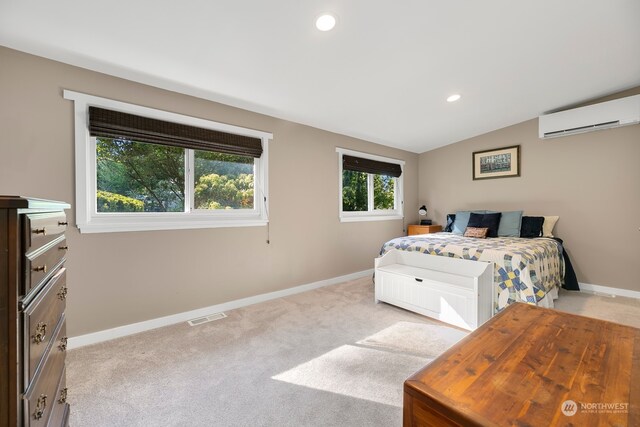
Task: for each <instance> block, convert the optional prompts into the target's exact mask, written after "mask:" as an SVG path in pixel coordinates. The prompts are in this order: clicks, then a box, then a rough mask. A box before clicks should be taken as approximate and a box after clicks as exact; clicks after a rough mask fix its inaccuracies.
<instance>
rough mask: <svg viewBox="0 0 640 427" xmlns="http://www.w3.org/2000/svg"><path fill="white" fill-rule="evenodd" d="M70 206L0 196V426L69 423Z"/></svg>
mask: <svg viewBox="0 0 640 427" xmlns="http://www.w3.org/2000/svg"><path fill="white" fill-rule="evenodd" d="M69 207H70V206H69V205H68V204H67V203H62V202H53V201H48V200H39V199H27V198H22V197H17V196H0V426H64V425H68V420H69V405H68V404H67V402H66V400H67V388H66V383H65V352H66V349H67V335H66V323H65V316H64V313H65V300H66V297H67V285H66V269H65V267H64V263H65V259H66V254H67V243H66V238H65V231H66V228H67V219H66V215H65V212H64V210H65V209H69Z"/></svg>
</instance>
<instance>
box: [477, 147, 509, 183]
mask: <svg viewBox="0 0 640 427" xmlns="http://www.w3.org/2000/svg"><path fill="white" fill-rule="evenodd" d="M472 162H473V179H474V180H481V179H493V178H512V177H516V176H520V146H519V145H513V146H511V147H502V148H493V149H491V150H483V151H474V152H473V154H472Z"/></svg>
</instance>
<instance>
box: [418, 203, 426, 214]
mask: <svg viewBox="0 0 640 427" xmlns="http://www.w3.org/2000/svg"><path fill="white" fill-rule="evenodd" d="M418 214H419V215H422V216H425V215H426V214H427V207H426V206H425V205H422V206H420V209H418Z"/></svg>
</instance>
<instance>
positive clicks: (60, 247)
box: [58, 245, 69, 251]
mask: <svg viewBox="0 0 640 427" xmlns="http://www.w3.org/2000/svg"><path fill="white" fill-rule="evenodd" d="M58 249H60V250H61V251H67V250H69V246H67V245H64V246H58Z"/></svg>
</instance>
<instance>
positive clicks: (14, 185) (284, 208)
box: [0, 47, 418, 336]
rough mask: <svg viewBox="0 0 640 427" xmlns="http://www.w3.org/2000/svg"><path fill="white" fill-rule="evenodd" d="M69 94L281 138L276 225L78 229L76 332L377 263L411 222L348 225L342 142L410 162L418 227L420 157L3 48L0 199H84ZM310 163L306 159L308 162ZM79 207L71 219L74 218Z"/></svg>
mask: <svg viewBox="0 0 640 427" xmlns="http://www.w3.org/2000/svg"><path fill="white" fill-rule="evenodd" d="M63 89H70V90H74V91H79V92H84V93H88V94H91V95H97V96H103V97H108V98H111V99H116V100H120V101H125V102H130V103H134V104H139V105H144V106H148V107H153V108H158V109H162V110H168V111H172V112H176V113H180V114H186V115H191V116H195V117H203V118H206V119H211V120H215V121H219V122H224V123H230V124H233V125H238V126H243V127H248V128H253V129H259V130H263V131H267V132H272V133H273V135H274V139H273V141H272V142H271V143H270V147H269V168H270V169H269V182H270V185H269V187H270V188H269V191H270V198H271V201H270V216H271V244H270V245H267V244H266V227H248V228H226V229H202V230H180V231H147V232H131V233H105V234H79V232H78V231H77V229H76V228H72V229H71V230H70V231H69V233H68V240H69V246H70V252H69V261H68V267H69V273H68V281H69V288H70V295H69V299H68V306H67V319H68V330H69V334H70V336H78V335H82V334H86V333H90V332H94V331H100V330H104V329H108V328H113V327H116V326H121V325H126V324H130V323H134V322H140V321H144V320H148V319H153V318H157V317H161V316H167V315H171V314H174V313H180V312H183V311H187V310H193V309H197V308H201V307H206V306H209V305H213V304H219V303H223V302H227V301H231V300H235V299H238V298H243V297H248V296H252V295H258V294H262V293H266V292H271V291H276V290H280V289H285V288H289V287H292V286H296V285H301V284H305V283H311V282H314V281H318V280H322V279H328V278H332V277H337V276H341V275H345V274H349V273H354V272H357V271H362V270H366V269H369V268H372V267H373V259H374V257H375V256H376V255H377V253H378V251H379V249H380V246H381V245H382V243H383V242H384V241H386V240H388V239H390V238H392V237H395V236H399V235H401V234H402V226H403V224H402V221H375V222H361V223H340V222H339V220H338V194H337V193H338V176H337V173H338V172H337V171H338V167H337V163H338V162H337V154H336V152H335V148H336V147H345V148H350V149H354V150H361V151H364V152H368V153H373V154H379V155H383V156H389V157H394V158H398V159H402V160H405V161H406V166H405V175H404V186H405V187H404V188H405V191H404V192H405V209H406V212H407V217H408V218H407V221H416V220H417V213H416V211H417V206H418V205H417V200H416V196H417V193H418V191H417V187H418V171H417V167H418V155H417V154H413V153H408V152H405V151H401V150H395V149H391V148H388V147H383V146H380V145H376V144H373V143H369V142H366V141H362V140H357V139H354V138H349V137H346V136H342V135H338V134H334V133H330V132H325V131H322V130H318V129H315V128H311V127H308V126H303V125H299V124H296V123H292V122H287V121H284V120H279V119H275V118H273V117H268V116H265V115H260V114H255V113H251V112H248V111H245V110H240V109H237V108H232V107H229V106H225V105H222V104H218V103H214V102H210V101H205V100H202V99H198V98H193V97H189V96H184V95H180V94H176V93H173V92H169V91H165V90H160V89H157V88H153V87H149V86H145V85H141V84H138V83H134V82H130V81H126V80H122V79H118V78H114V77H110V76H107V75H103V74H99V73H96V72H92V71H88V70H85V69H81V68H77V67H72V66H69V65H65V64H61V63H58V62H54V61H50V60H47V59H43V58H38V57H35V56H31V55H27V54H24V53H21V52H17V51H14V50H10V49H6V48H2V47H0V129H2V141H1V143H0V194H18V195H24V196H31V197H41V198H48V199H56V200H64V201H68V202H71V203H73V202H74V199H75V190H74V154H73V153H74V151H73V150H74V141H73V116H72V111H73V105H72V102H71V101H67V100H64V99H63V98H62V90H63ZM304 159H308V160H310V162H309V163H307V164H301V163H300V164H299V163H297V162H299V161H301V160H304ZM74 216H75V215H74V212H73V210H71V212H70V217H71V220H72V221H71V222H72V223H73V218H74Z"/></svg>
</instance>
